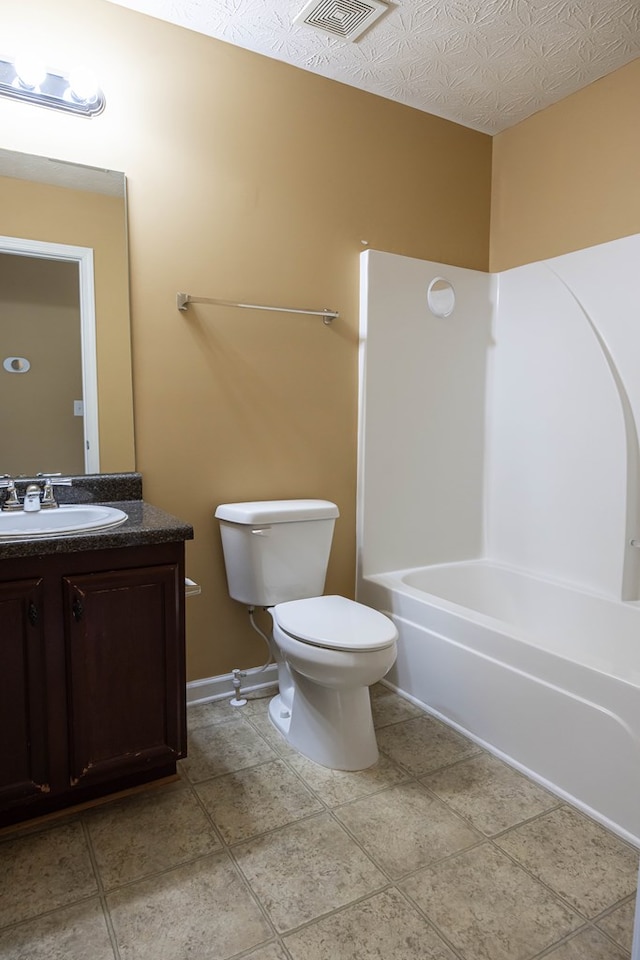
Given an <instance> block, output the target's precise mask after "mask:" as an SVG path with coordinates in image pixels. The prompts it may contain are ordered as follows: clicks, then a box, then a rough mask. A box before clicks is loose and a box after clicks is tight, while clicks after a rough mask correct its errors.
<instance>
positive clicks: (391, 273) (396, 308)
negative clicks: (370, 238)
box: [358, 236, 640, 843]
mask: <svg viewBox="0 0 640 960" xmlns="http://www.w3.org/2000/svg"><path fill="white" fill-rule="evenodd" d="M639 262H640V237H638V236H634V237H628V238H624V239H622V240H617V241H613V242H612V243H607V244H603V245H600V246H598V247H592V248H589V249H587V250H582V251H578V252H576V253H572V254H568V255H566V256H563V257H557V258H554V259H553V260H549V261H544V262H540V263H534V264H529V265H527V266H524V267H518V268H515V269H513V270H509V271H505V272H504V273H502V274H498V275H489V274H485V273H482V272H479V271H472V270H466V269H462V268H458V267H450V266H447V265H444V264H441V263H433V262H426V261H418V260H413V259H410V258H406V257H398V256H394V255H390V254H385V253H380V252H378V251H368V252H367V253H365V254H363V255H362V284H361V291H362V296H361V300H362V303H361V343H362V354H361V356H362V362H361V397H360V411H361V417H360V445H359V446H360V451H359V496H358V597H359V599H361V600H364V601H365V602H369V603H371V605H373V606H378V607H379V608H380V609H384V610H386V611H387V612H389V613H390V614H391V615H392V616H394V619H395V620H396V624H397V626H398V628H399V632H400V640H399V649H400V653H399V657H398V663H397V665H396V667H395V668H394V670H393V671H392V673H391V674H390V680H391V682H392V683H393V684H394V685H395V686H396V687H397V688H398V689H400V690H401V691H404V692H405V693H407V694H408V695H410V696H411V697H413V698H414V699H416V700H418V701H419V702H421V703H423V704H424V705H425V706H426V707H427V708H428V709H432V710H434V711H435V712H437V713H438V714H439V715H440V716H442V717H444V718H445V719H447V720H448V721H449V722H452V723H454V724H455V725H457V726H459V727H460V728H461V729H463V730H465V731H466V732H468V733H469V734H471V735H472V736H475V737H477V738H479V739H480V740H481V741H482V742H484V743H486V745H487V746H488V747H489V748H491V749H494V750H496V751H497V752H499V753H502V754H503V755H505V756H506V757H507V758H508V759H510V760H512V761H513V762H514V763H516V764H517V765H519V766H520V767H522V768H523V769H525V770H527V771H528V772H529V773H531V774H532V775H533V776H537V777H538V778H539V779H542V780H543V781H544V782H546V783H547V784H548V785H550V786H551V787H552V788H554V789H556V790H558V792H560V793H561V794H562V795H564V796H567V797H570V798H571V799H573V800H574V801H575V802H576V803H578V804H579V805H581V806H583V807H584V808H585V809H587V810H588V811H589V812H590V813H592V814H593V815H594V816H597V817H599V818H600V819H602V820H603V821H604V822H606V823H608V825H609V826H612V827H613V828H614V829H617V830H618V831H619V832H620V833H621V834H622V835H624V836H626V837H628V838H629V839H632V840H634V842H638V843H640V815H639V814H638V813H636V812H635V809H636V807H639V806H640V805H639V804H638V803H637V793H636V795H635V797H634V801H635V802H633V801H632V802H628V801H627V803H626V805H625V802H624V801H622V802H621V803H620V802H618V798H619V797H620V796H622V795H623V794H624V793H625V792H626V793H628V792H629V789H630V783H631V781H633V783H634V784H635V783H636V780H638V784H637V786H639V787H640V777H639V776H638V773H637V771H640V739H639V731H638V730H636V729H635V728H634V727H633V725H629V722H628V718H627V719H625V717H623V716H619V715H618V713H616V704H615V700H616V698H615V696H614V698H613V701H611V697H610V696H609V693H608V692H607V691H609V692H610V685H611V677H612V676H613V675H615V676H616V679H617V682H619V683H621V684H623V685H625V691H626V692H625V694H624V697H625V698H626V697H627V696H629V697H633V696H634V695H635V696H638V698H640V678H639V677H638V672H637V669H636V671H635V675H634V673H633V670H632V664H633V650H634V649H635V648H634V636H637V637H638V647H639V648H640V604H638V603H636V602H635V601H637V599H638V590H639V587H640V577H639V571H638V560H639V557H638V554H639V553H640V551H638V550H635V549H634V548H632V547H631V546H629V540H630V539H631V538H635V537H638V538H640V530H638V529H637V522H638V479H639V478H638V439H637V430H636V426H635V424H636V422H637V421H638V420H640V377H638V376H637V373H636V371H635V369H634V363H635V359H636V358H637V357H638V356H640V323H638V307H637V303H636V301H637V292H636V288H637V286H638V284H637V280H636V273H637V266H636V265H637V264H638V263H639ZM435 276H443V277H445V278H447V279H448V280H450V281H451V282H452V283H453V285H454V287H455V289H456V296H457V302H456V308H455V311H454V313H453V315H452V316H451V317H450V318H449V319H447V320H442V319H438V318H436V317H434V316H432V315H430V314H429V313H428V310H427V307H426V291H427V287H428V285H429V283H430V281H431V280H432V279H433V278H434V277H435ZM476 559H484V561H485V562H487V564H488V567H489V568H490V569H493V570H501V571H503V573H504V574H505V576H502V575H500V576H496V577H494V578H493V579H492V580H491V583H492V586H491V589H490V590H489V589H487V591H485V594H484V602H485V603H486V602H489V604H490V605H491V604H493V612H491V610H487V609H486V607H485V608H484V609H483V608H482V605H481V604H480V609H478V607H479V604H478V602H471V601H470V600H469V598H468V597H467V598H465V597H464V595H463V594H459V595H457V596H454V597H453V598H452V597H449V598H448V601H449V602H451V603H454V604H455V607H456V610H455V616H449V618H448V619H446V620H445V621H443V620H442V619H441V618H440V614H438V615H437V616H436V618H435V621H434V613H433V611H434V610H439V609H440V608H441V606H442V603H443V602H444V603H445V607H446V603H447V601H446V600H443V598H442V596H441V595H439V594H438V593H437V591H435V590H432V587H423V589H422V591H420V589H419V588H418V587H417V586H416V585H415V583H414V584H413V585H410V584H407V582H406V579H405V577H406V575H407V571H409V570H410V569H411V568H425V567H426V568H431V572H432V573H433V568H434V565H438V566H439V565H442V564H454V567H458V569H459V570H460V569H462V568H464V567H465V566H468V564H467V562H468V561H473V560H476ZM461 561H462V562H463V563H462V565H461V567H460V562H461ZM450 569H453V568H450ZM427 573H428V570H427V571H426V573H425V574H424V575H425V576H426V574H427ZM507 574H508V575H509V576H511V577H512V578H513V577H516V579H517V577H518V576H520V578H521V579H520V582H521V583H522V582H524V581H526V580H527V578H529V580H530V583H531V582H533V580H535V581H536V587H535V590H534V588H533V587H531V590H532V591H533V592H530V595H531V596H532V597H536V598H538V599H537V600H536V602H532V603H531V604H530V605H529V611H530V613H531V612H533V611H534V610H535V609H536V603H539V604H541V605H543V606H544V615H541V616H536V617H535V618H533V619H531V618H529V622H528V623H522V622H521V623H520V624H519V625H518V626H517V627H516V626H515V625H514V623H513V620H512V619H511V618H510V617H509V616H505V614H504V609H505V607H504V604H508V603H509V602H510V601H511V600H512V599H513V598H512V597H511V596H510V591H511V590H512V589H513V586H514V584H515V583H516V580H513V579H512V580H511V581H509V579H508V576H506V575H507ZM410 576H411V575H410V574H409V577H410ZM421 576H422V574H421ZM427 582H428V581H425V583H427ZM431 582H432V581H431ZM454 582H457V583H458V584H459V583H460V582H461V581H460V577H459V576H458V580H457V581H454ZM508 582H511V587H509V586H507V583H508ZM544 582H547V583H550V587H552V588H553V591H555V592H554V593H553V594H552V592H550V590H547V589H546V588H545V590H544V591H541V590H540V589H539V585H540V583H544ZM394 583H395V587H394V586H393V584H394ZM499 584H502V585H503V586H504V591H505V592H504V595H503V598H502V600H501V601H500V603H499V602H498V596H499V589H498V587H497V586H496V585H499ZM563 587H564V588H566V599H567V604H566V605H565V606H564V608H563V609H565V612H566V611H567V610H570V611H573V613H572V615H571V616H568V615H566V616H565V617H564V621H563V624H562V628H561V629H559V626H560V625H559V621H558V619H557V611H558V609H559V607H558V604H557V602H556V601H554V602H553V603H550V600H549V598H550V597H551V596H552V595H553V596H555V597H556V600H557V598H558V596H560V595H561V594H562V592H563ZM523 589H524V588H523ZM381 590H382V592H381ZM558 591H559V593H558ZM408 593H409V594H416V593H418V594H419V593H422V597H421V599H422V601H423V603H422V606H421V604H420V603H418V602H417V599H416V597H415V596H413V597H412V604H413V605H412V606H411V607H410V610H411V615H410V616H409V617H407V594H408ZM481 595H482V591H480V592H476V601H477V600H478V598H479V597H480V596H481ZM569 598H570V602H569ZM425 604H426V607H429V608H430V612H428V613H425V609H426V608H425ZM594 604H600V606H598V610H599V617H600V619H599V626H598V629H597V630H596V629H595V626H594V624H595V620H594V610H595V607H594ZM501 606H502V608H503V609H502V611H501V609H500V607H501ZM507 609H508V607H507ZM607 609H609V610H610V612H611V613H613V611H614V610H618V611H620V613H621V616H623V618H624V622H625V624H626V627H625V629H626V630H627V633H626V634H625V639H624V642H623V640H622V637H621V636H620V634H619V630H620V627H619V624H620V623H621V622H622V620H621V619H620V618H616V617H615V616H611V617H610V618H608V617H607V616H606V615H604V617H603V611H606V610H607ZM554 610H555V616H554V614H553V613H552V611H554ZM538 612H539V611H538ZM449 613H451V611H449ZM418 614H420V616H418ZM487 617H488V618H489V619H490V620H491V624H490V633H491V632H492V634H493V635H496V634H497V635H499V636H502V637H504V638H506V639H507V640H508V639H509V638H511V642H507V643H506V645H503V646H502V647H501V657H500V658H496V657H493V654H491V655H490V656H488V657H487V656H484V655H483V654H482V651H481V648H482V644H483V643H484V642H485V641H486V637H487V635H486V633H485V634H484V637H485V639H484V641H483V640H480V639H479V638H480V637H481V636H482V635H483V634H482V630H483V629H486V628H487V624H486V622H483V618H485V619H486V618H487ZM416 618H417V619H416ZM409 621H411V622H409ZM445 622H446V628H445V627H443V626H442V624H443V623H445ZM636 622H637V631H636V632H635V634H634V629H633V624H634V623H636ZM434 623H437V624H439V626H437V627H434ZM478 626H479V627H480V628H481V630H480V632H479V633H478V632H476V630H477V627H478ZM442 631H444V632H442ZM469 631H471V633H469ZM469 637H472V638H475V639H472V640H471V641H469ZM560 637H564V638H565V640H564V642H561V641H560ZM598 646H600V648H601V657H600V661H599V663H600V666H599V667H598V666H597V664H596V663H595V661H593V662H592V661H590V662H589V663H588V664H585V656H586V650H587V649H589V650H590V651H593V650H595V649H598ZM623 648H624V649H625V650H626V652H627V654H626V656H627V659H626V661H625V660H624V659H621V658H620V656H619V655H618V652H617V651H620V650H622V649H623ZM465 649H466V650H467V653H468V656H466V657H465V656H464V655H463V651H464V650H465ZM534 650H535V651H536V653H535V655H534V653H533V651H534ZM541 650H542V651H544V656H546V657H547V660H546V663H547V667H549V665H551V666H550V669H551V671H552V673H551V674H547V675H546V676H545V677H543V674H540V675H539V676H538V677H536V676H535V671H534V673H533V674H532V675H531V679H532V682H531V683H528V684H527V683H524V682H523V679H522V678H523V676H525V675H529V674H530V673H531V671H530V667H529V666H528V665H527V664H530V663H535V662H537V659H536V658H538V657H539V656H540V651H541ZM502 654H504V657H502ZM478 658H480V659H478ZM554 658H555V659H554ZM558 658H560V659H561V660H562V670H561V674H562V682H561V683H557V684H555V687H557V688H558V690H559V691H564V696H560V698H559V699H558V698H557V697H556V695H555V694H554V696H553V698H550V695H549V692H548V691H549V689H550V688H549V687H548V685H549V684H551V686H552V687H553V686H554V682H553V669H554V663H555V667H558V663H559V660H558ZM454 661H455V663H456V670H458V671H459V676H460V683H459V685H458V686H456V683H455V682H452V674H451V673H450V665H451V663H452V662H454ZM480 662H482V687H483V691H479V693H478V696H477V697H475V698H473V697H472V698H470V697H469V696H467V693H468V691H469V690H470V689H474V683H475V682H476V680H477V683H478V684H480V682H481V681H480V679H479V678H480V673H479V672H478V664H479V663H480ZM492 664H493V666H492ZM571 664H573V671H574V678H575V683H574V682H573V681H572V680H571V670H572V667H571ZM607 664H609V667H607ZM547 667H545V669H547ZM586 668H588V669H589V671H590V680H589V684H590V686H589V696H588V697H587V698H586V700H588V702H589V704H591V706H592V707H593V710H592V711H591V712H590V713H589V714H588V715H589V722H588V724H587V725H586V726H585V716H586V715H587V714H586V713H585V710H586V707H585V704H584V702H583V701H585V696H584V694H583V693H581V692H580V677H582V676H583V675H584V670H585V669H586ZM492 670H493V673H492V672H491V671H492ZM487 671H488V672H487ZM616 671H617V673H616ZM598 675H600V677H601V681H602V682H601V693H600V694H598V692H597V681H596V680H595V679H594V678H597V677H598ZM453 677H454V679H455V675H453ZM534 681H535V682H534ZM545 684H546V685H547V686H545ZM465 691H466V692H465ZM543 691H546V692H543ZM487 692H490V696H488V697H487V695H486V694H487ZM514 696H516V698H517V699H516V700H514ZM607 697H609V699H608V700H607ZM551 700H553V707H551ZM515 702H517V704H518V710H517V711H516V712H515V713H514V710H513V704H514V703H515ZM483 704H484V712H483ZM550 711H552V713H553V718H554V720H553V722H554V724H555V726H556V727H557V728H558V729H557V736H556V737H550V736H549V730H547V735H543V730H545V729H547V727H546V726H545V722H546V720H548V719H549V716H550ZM543 721H545V722H543ZM598 723H600V727H598ZM536 726H539V729H540V734H541V736H540V742H539V743H538V746H537V747H536V748H535V749H534V747H533V746H532V743H534V742H535V736H534V739H533V741H532V738H531V730H532V729H534V730H535V729H536ZM500 729H503V730H504V731H505V732H506V731H507V730H508V737H506V740H505V739H504V738H501V737H500V735H499V731H500ZM614 730H616V731H617V733H616V734H615V735H613V737H610V736H609V734H611V733H612V732H613V731H614ZM625 730H626V731H627V733H625V732H624V731H625ZM570 731H571V735H569V732H570ZM576 731H578V733H577V734H576ZM581 731H582V733H583V739H582V738H581ZM565 732H566V737H563V734H564V733H565ZM618 734H620V735H621V736H622V739H623V740H624V749H621V747H620V743H618V742H617V741H616V736H617V735H618ZM505 735H506V733H505ZM576 736H577V740H576ZM543 741H544V742H543ZM563 741H566V743H565V744H564V745H563ZM578 742H583V743H584V746H585V749H584V750H583V751H578V750H576V748H575V747H576V743H578ZM570 743H571V744H572V746H571V747H570V746H569V744H570ZM505 744H506V745H505ZM565 747H566V749H565ZM547 754H548V756H549V763H548V764H545V763H543V762H542V759H543V758H544V757H545V756H547ZM587 755H588V756H589V757H590V760H591V762H590V764H588V765H587V764H585V757H586V756H587ZM616 757H618V758H619V762H618V761H616V760H615V758H616ZM612 758H614V760H613V761H612ZM634 758H635V762H634ZM632 762H634V770H633V771H632V772H630V771H629V769H628V767H629V764H630V763H632ZM616 763H617V766H616ZM561 771H564V772H563V773H562V776H560V772H561ZM630 778H631V780H630ZM634 778H635V779H634ZM603 779H604V780H605V781H606V789H604V790H603V789H602V787H600V789H599V790H598V788H597V787H596V786H595V784H596V783H597V782H598V781H600V782H602V781H603ZM590 784H591V786H589V785H590ZM592 787H593V789H592ZM607 792H608V793H610V794H611V795H612V796H615V798H616V800H615V802H613V803H607V802H606V794H607Z"/></svg>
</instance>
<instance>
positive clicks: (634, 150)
mask: <svg viewBox="0 0 640 960" xmlns="http://www.w3.org/2000/svg"><path fill="white" fill-rule="evenodd" d="M639 104H640V60H635V61H633V62H632V63H630V64H629V65H628V66H626V67H623V68H622V69H620V70H618V71H616V72H615V73H613V74H610V75H609V76H608V77H604V78H603V79H602V80H598V81H597V82H596V83H593V84H591V85H590V86H588V87H585V89H584V90H581V91H579V92H578V93H575V94H574V95H573V96H571V97H567V98H566V99H565V100H562V101H560V102H559V103H557V104H555V105H554V106H552V107H549V108H548V109H546V110H543V111H541V112H540V113H537V114H535V115H534V116H533V117H530V118H529V119H528V120H525V121H523V122H522V123H519V124H517V126H515V127H512V128H511V129H509V130H506V131H504V132H503V133H500V134H498V136H496V137H494V140H493V184H492V209H491V269H492V270H505V269H507V268H509V267H514V266H518V265H520V264H523V263H530V262H532V261H535V260H540V259H542V258H546V257H554V256H558V255H560V254H562V253H568V252H569V251H571V250H579V249H580V248H582V247H588V246H593V245H594V244H597V243H604V242H606V241H607V240H615V239H617V238H618V237H624V236H628V235H630V234H633V233H638V232H640V107H639Z"/></svg>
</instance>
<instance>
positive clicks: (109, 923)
mask: <svg viewBox="0 0 640 960" xmlns="http://www.w3.org/2000/svg"><path fill="white" fill-rule="evenodd" d="M80 826H81V827H82V832H83V834H84V838H85V843H86V845H87V850H88V851H89V859H90V860H91V866H92V868H93V872H94V874H95V878H96V883H97V885H98V895H99V897H100V906H101V907H102V913H103V916H104V921H105V924H106V927H107V933H108V935H109V940H110V941H111V949H112V950H113V955H114V958H115V960H121V956H120V947H119V946H118V937H117V934H116V931H115V927H114V925H113V919H112V917H111V911H110V909H109V905H108V903H107V894H106V890H105V887H104V883H103V881H102V875H101V873H100V867H99V864H98V858H97V856H96V852H95V849H94V847H93V841H92V839H91V831H90V830H89V824H88V822H87V819H86V817H83V816H82V814H80Z"/></svg>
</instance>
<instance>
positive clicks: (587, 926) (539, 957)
mask: <svg viewBox="0 0 640 960" xmlns="http://www.w3.org/2000/svg"><path fill="white" fill-rule="evenodd" d="M587 930H595V931H596V932H597V933H599V934H600V936H603V937H604V938H605V940H607V941H608V942H609V943H611V945H612V946H614V947H615V948H616V949H617V950H619V951H620V953H622V954H624V955H625V960H626V958H629V960H630V958H631V954H630V951H628V950H626V949H625V947H623V946H621V945H620V944H619V943H616V941H615V940H614V939H613V937H611V936H609V935H608V934H607V933H606V931H605V930H601V929H600V927H598V926H597V925H596V924H595V923H592V922H591V921H587V922H586V923H584V924H583V925H582V926H581V927H579V928H578V929H577V930H573V931H572V932H571V933H568V934H567V935H566V937H562V939H560V940H557V941H556V942H555V943H552V944H551V945H550V946H549V947H545V948H544V950H541V951H540V953H536V954H535V955H534V956H533V957H530V958H528V960H544V958H545V957H548V956H550V955H551V954H552V953H553V951H554V950H557V949H558V947H560V946H563V945H564V944H565V943H570V942H571V940H573V939H575V938H576V937H578V936H580V935H581V934H583V933H585V932H586V931H587Z"/></svg>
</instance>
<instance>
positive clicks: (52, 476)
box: [36, 473, 73, 487]
mask: <svg viewBox="0 0 640 960" xmlns="http://www.w3.org/2000/svg"><path fill="white" fill-rule="evenodd" d="M36 477H37V478H38V480H44V481H45V483H51V485H52V486H54V487H55V486H58V485H60V486H63V487H70V486H71V484H72V483H73V480H72V478H71V477H63V476H62V474H61V473H36Z"/></svg>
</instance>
